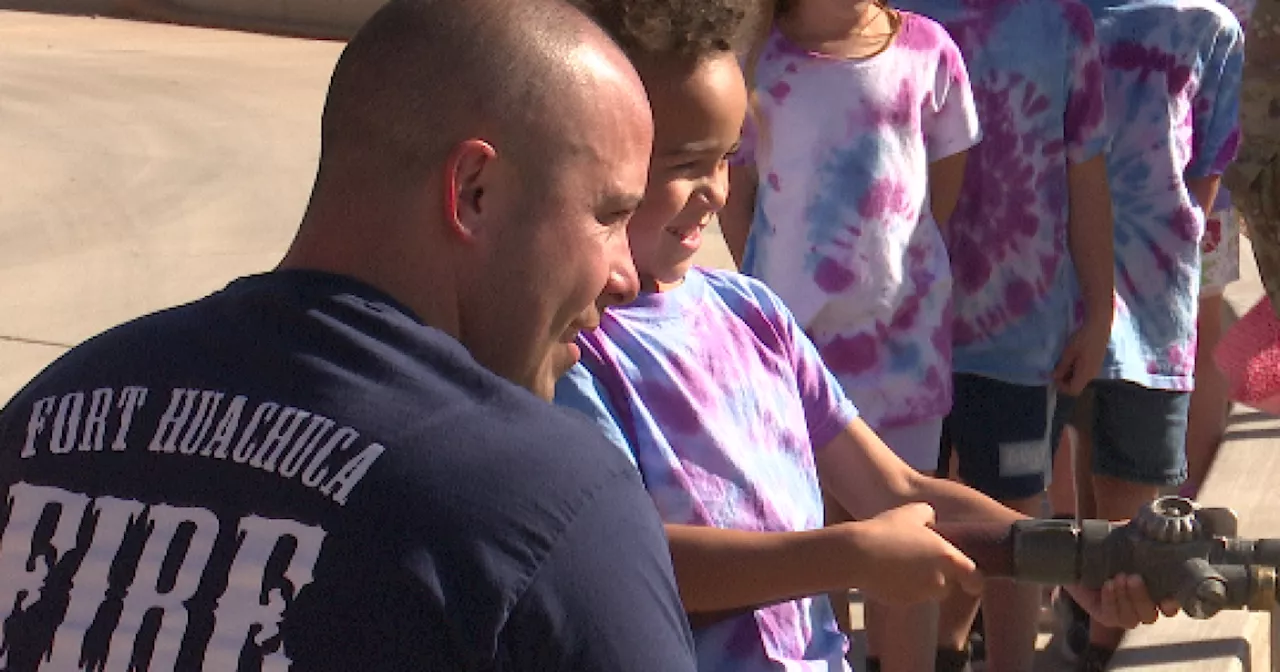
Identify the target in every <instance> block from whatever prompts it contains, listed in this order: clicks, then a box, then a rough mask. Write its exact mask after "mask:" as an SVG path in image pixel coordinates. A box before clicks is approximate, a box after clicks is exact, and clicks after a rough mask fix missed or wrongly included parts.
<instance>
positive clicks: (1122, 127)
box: [1086, 0, 1243, 391]
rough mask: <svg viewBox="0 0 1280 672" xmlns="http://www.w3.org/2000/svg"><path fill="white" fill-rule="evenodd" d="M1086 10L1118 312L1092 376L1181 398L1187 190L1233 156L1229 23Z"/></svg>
mask: <svg viewBox="0 0 1280 672" xmlns="http://www.w3.org/2000/svg"><path fill="white" fill-rule="evenodd" d="M1086 4H1087V5H1088V6H1089V8H1090V10H1091V11H1092V12H1093V15H1094V20H1095V22H1096V24H1097V36H1098V43H1099V45H1100V48H1101V51H1102V60H1103V66H1104V68H1105V70H1106V97H1107V119H1108V123H1109V124H1110V126H1111V128H1112V145H1111V148H1110V149H1109V150H1108V152H1107V170H1108V172H1109V174H1110V180H1111V195H1112V202H1113V211H1114V215H1115V239H1116V294H1117V306H1116V317H1115V325H1114V327H1113V329H1112V332H1111V343H1110V344H1109V346H1108V348H1107V359H1106V362H1105V364H1104V365H1103V371H1102V377H1104V378H1112V379H1121V380H1128V381H1131V382H1134V383H1138V384H1140V385H1144V386H1146V387H1151V388H1157V389H1167V390H1182V391H1185V390H1190V389H1191V388H1192V386H1193V383H1194V379H1193V372H1194V369H1195V325H1196V307H1197V299H1198V296H1199V287H1200V239H1201V236H1202V235H1203V234H1204V222H1205V217H1204V212H1203V211H1202V210H1201V209H1200V207H1199V206H1198V205H1196V204H1195V203H1194V202H1193V199H1192V197H1191V194H1190V192H1188V190H1187V187H1186V179H1187V178H1198V177H1209V176H1213V175H1219V174H1221V173H1222V171H1223V170H1224V169H1225V168H1226V166H1227V164H1229V163H1230V162H1231V159H1232V158H1234V157H1235V152H1236V147H1237V145H1238V143H1239V135H1240V134H1239V126H1238V122H1237V113H1238V108H1239V102H1240V75H1241V68H1242V65H1243V50H1242V47H1243V37H1242V33H1241V30H1240V24H1239V22H1238V21H1236V19H1235V17H1234V16H1232V14H1231V12H1230V11H1228V10H1227V9H1226V8H1225V7H1223V6H1222V5H1221V4H1218V3H1217V2H1215V1H1214V0H1137V1H1134V2H1115V1H1114V0H1111V1H1103V0H1090V1H1089V2H1087V3H1086Z"/></svg>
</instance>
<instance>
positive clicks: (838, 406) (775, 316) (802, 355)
mask: <svg viewBox="0 0 1280 672" xmlns="http://www.w3.org/2000/svg"><path fill="white" fill-rule="evenodd" d="M757 296H759V299H758V302H759V305H760V307H761V309H762V310H764V311H766V313H767V314H768V315H767V316H768V318H769V319H770V321H771V322H773V324H775V325H777V326H776V328H777V330H778V334H779V336H780V337H781V338H782V339H783V341H784V343H785V347H786V348H787V349H788V350H789V353H790V356H791V366H792V370H793V371H794V372H795V379H796V391H797V393H798V394H799V396H800V401H801V403H802V405H803V407H804V416H805V424H807V425H808V430H809V442H810V444H812V445H813V446H814V448H821V447H822V446H825V445H827V444H828V443H830V442H831V440H832V439H834V438H835V437H836V435H837V434H839V433H840V432H841V431H842V430H843V429H844V428H845V426H846V425H848V424H849V422H850V421H852V420H853V419H854V418H856V417H858V409H857V407H856V406H854V404H853V401H852V400H850V399H849V397H848V396H846V395H845V393H844V389H843V388H841V387H840V383H839V381H837V380H836V377H835V376H834V375H833V374H832V373H831V370H830V369H828V368H827V365H826V364H825V363H824V362H823V361H822V355H821V354H819V352H818V348H817V346H815V345H814V344H813V341H812V340H811V339H810V338H809V336H808V334H806V333H805V332H804V330H803V329H801V328H800V325H799V324H798V323H797V322H796V320H795V317H793V316H792V315H791V311H789V310H787V307H786V306H785V305H783V303H782V299H781V298H779V297H778V296H777V295H776V294H774V293H773V292H771V291H770V290H768V289H766V288H764V287H763V285H760V286H759V289H758V291H757Z"/></svg>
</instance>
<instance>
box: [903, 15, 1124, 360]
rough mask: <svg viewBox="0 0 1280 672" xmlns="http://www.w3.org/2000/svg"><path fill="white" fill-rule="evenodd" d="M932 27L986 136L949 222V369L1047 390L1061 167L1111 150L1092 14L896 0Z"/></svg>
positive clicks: (1055, 333) (1059, 258)
mask: <svg viewBox="0 0 1280 672" xmlns="http://www.w3.org/2000/svg"><path fill="white" fill-rule="evenodd" d="M894 4H895V5H896V6H900V7H903V8H905V9H909V10H912V11H916V12H919V13H921V14H924V15H926V16H928V17H929V18H932V19H934V20H936V21H939V22H941V23H942V25H943V26H945V27H946V29H947V31H948V32H950V33H951V37H952V38H954V39H955V41H956V44H957V45H958V46H959V47H960V51H961V53H962V54H963V55H964V58H965V65H966V66H968V68H969V81H970V82H971V84H972V86H973V95H974V100H975V102H976V103H977V108H978V119H979V120H980V121H981V122H982V142H980V143H978V145H977V146H975V147H974V148H973V149H971V150H969V159H968V162H967V164H966V166H965V179H964V188H963V190H962V191H961V196H960V201H959V203H958V204H957V205H956V210H955V213H954V214H952V215H951V219H950V221H949V222H948V223H947V228H946V232H945V234H946V238H947V247H948V249H949V251H950V253H951V273H952V276H953V278H954V284H955V291H954V294H953V296H954V300H955V324H954V327H953V329H954V343H955V370H956V371H958V372H963V373H974V374H979V375H983V376H987V377H991V378H996V379H998V380H1004V381H1007V382H1011V383H1015V384H1019V385H1046V384H1048V383H1049V382H1050V381H1051V375H1050V374H1051V373H1052V371H1053V367H1054V366H1055V365H1056V364H1057V360H1058V358H1059V356H1060V355H1061V353H1062V348H1063V346H1064V345H1065V344H1066V340H1067V337H1068V336H1069V335H1070V333H1071V331H1072V330H1073V329H1074V328H1075V319H1074V317H1075V315H1074V313H1075V303H1076V299H1077V294H1078V292H1077V291H1076V280H1075V272H1074V268H1073V267H1072V264H1071V259H1070V256H1069V255H1068V253H1067V230H1068V215H1069V209H1068V206H1069V201H1068V196H1069V190H1068V183H1067V169H1068V167H1069V166H1070V165H1071V164H1076V163H1083V162H1084V161H1087V160H1088V159H1091V158H1093V157H1095V156H1097V155H1098V154H1100V153H1101V152H1102V150H1103V149H1104V148H1105V146H1106V142H1107V129H1106V119H1105V115H1104V110H1105V104H1104V102H1103V82H1102V61H1101V59H1100V58H1099V54H1098V45H1097V42H1096V40H1095V38H1094V26H1093V17H1092V16H1091V15H1090V14H1089V10H1088V9H1086V8H1085V6H1084V5H1082V4H1080V3H1079V2H1077V1H1076V0H905V1H903V0H895V2H894Z"/></svg>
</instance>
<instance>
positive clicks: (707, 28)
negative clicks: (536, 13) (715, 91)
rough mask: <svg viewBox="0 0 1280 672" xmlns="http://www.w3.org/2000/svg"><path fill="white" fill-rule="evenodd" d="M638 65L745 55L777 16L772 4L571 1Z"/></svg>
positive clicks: (755, 0)
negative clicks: (661, 60) (765, 25)
mask: <svg viewBox="0 0 1280 672" xmlns="http://www.w3.org/2000/svg"><path fill="white" fill-rule="evenodd" d="M570 3H571V4H573V5H574V6H576V7H578V8H579V9H581V10H582V11H583V12H584V13H586V14H587V15H588V16H591V17H592V18H593V19H595V21H596V23H598V24H600V27H601V28H603V29H604V30H605V32H607V33H609V35H610V36H612V37H613V39H614V40H615V41H616V42H617V43H618V45H619V46H621V47H622V49H623V51H625V52H626V53H627V55H628V56H630V57H631V58H632V59H633V60H650V59H654V58H669V57H678V58H686V59H690V60H698V59H701V58H704V57H707V56H713V55H716V54H719V53H723V52H729V51H736V52H744V51H746V50H747V49H749V48H750V46H751V42H752V40H754V39H755V37H756V33H757V32H758V30H759V29H760V28H761V25H760V23H761V22H762V21H769V20H771V19H772V18H773V17H772V11H771V10H772V2H771V0H570Z"/></svg>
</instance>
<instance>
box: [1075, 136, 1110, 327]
mask: <svg viewBox="0 0 1280 672" xmlns="http://www.w3.org/2000/svg"><path fill="white" fill-rule="evenodd" d="M1067 184H1068V189H1069V190H1070V192H1069V193H1070V214H1069V217H1068V220H1067V246H1068V248H1069V249H1070V250H1071V260H1072V263H1073V264H1074V265H1075V269H1076V277H1077V278H1078V279H1079V280H1080V293H1081V296H1082V298H1083V299H1084V306H1085V318H1086V320H1089V319H1098V320H1105V321H1106V323H1107V329H1108V330H1110V325H1111V315H1112V311H1113V309H1114V305H1115V298H1114V297H1115V289H1116V278H1115V228H1114V227H1113V225H1112V219H1111V187H1110V184H1109V183H1108V181H1107V161H1106V157H1105V156H1104V155H1102V154H1099V155H1097V156H1095V157H1093V158H1092V159H1089V160H1088V161H1085V162H1084V163H1076V164H1072V165H1071V166H1069V167H1068V168H1067Z"/></svg>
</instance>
